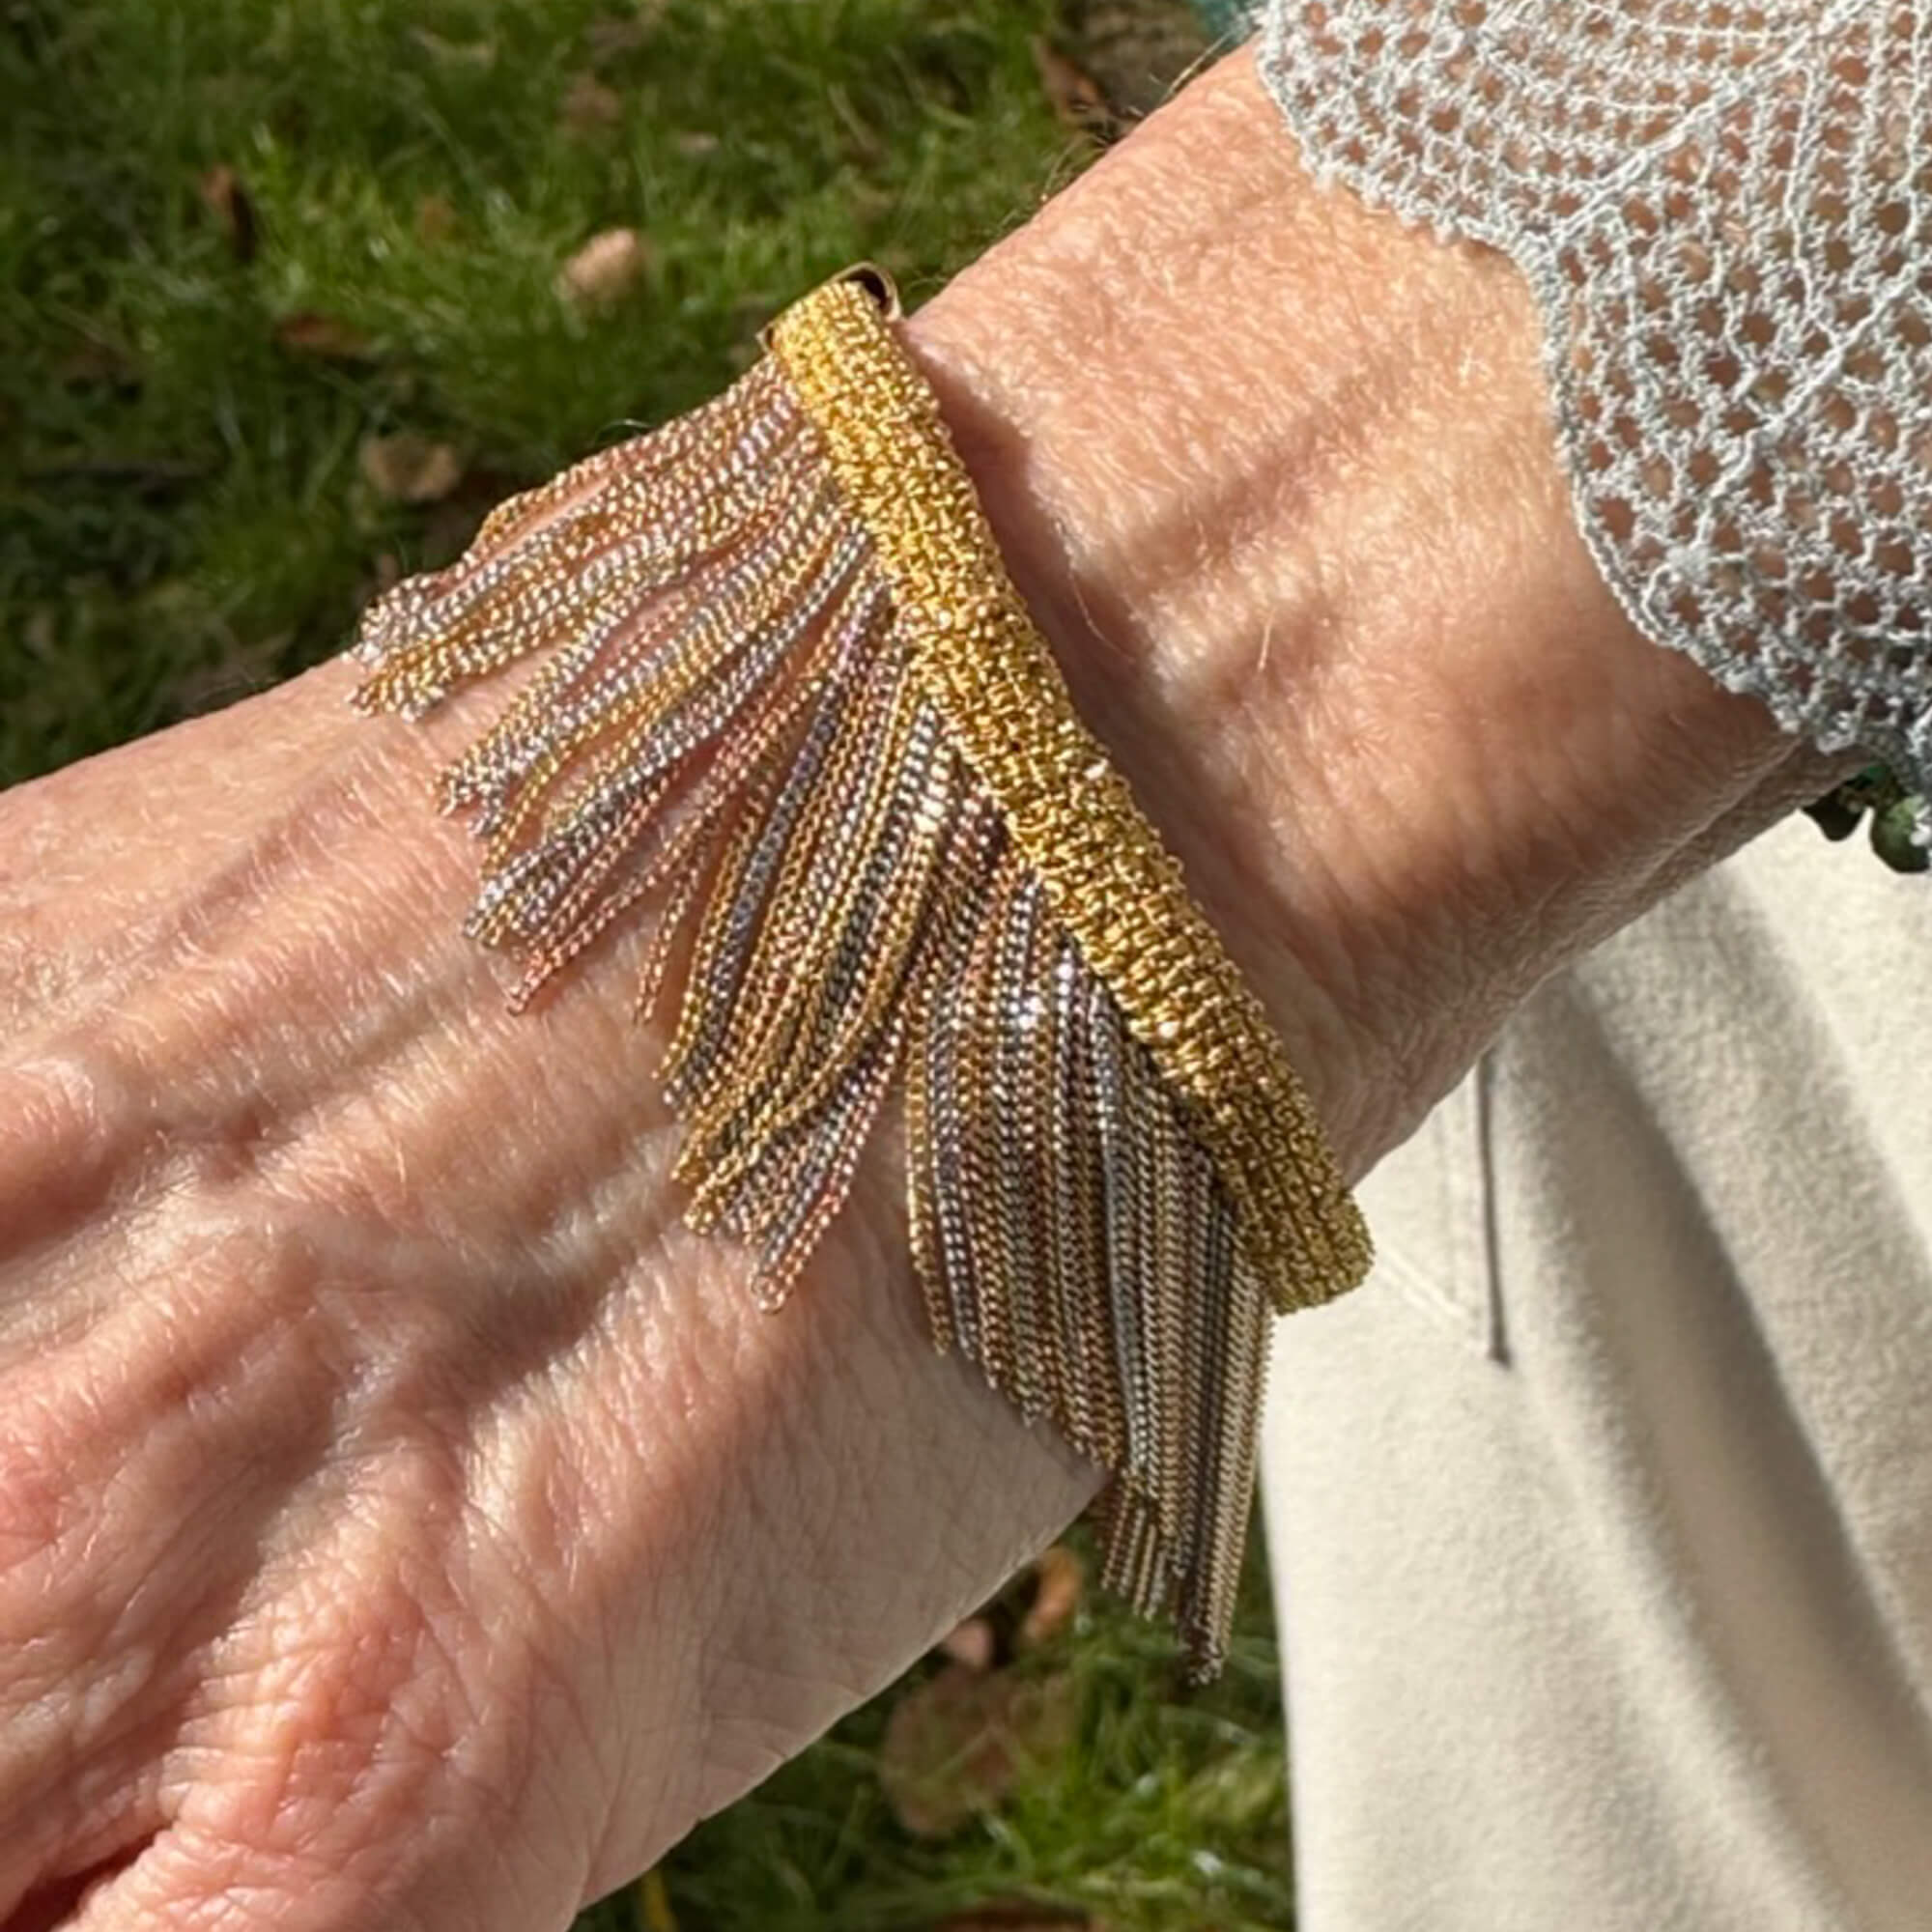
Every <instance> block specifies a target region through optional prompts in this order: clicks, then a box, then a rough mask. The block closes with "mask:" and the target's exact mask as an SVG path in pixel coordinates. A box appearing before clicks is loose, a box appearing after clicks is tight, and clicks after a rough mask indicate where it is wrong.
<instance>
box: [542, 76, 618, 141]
mask: <svg viewBox="0 0 1932 1932" xmlns="http://www.w3.org/2000/svg"><path fill="white" fill-rule="evenodd" d="M623 118H624V98H623V96H622V95H620V94H619V93H618V92H617V90H616V89H615V88H614V87H606V86H605V85H604V83H603V82H602V81H601V80H599V79H598V78H597V76H596V75H595V74H593V73H580V74H579V75H578V76H577V78H576V79H575V80H573V81H572V82H571V83H570V85H569V86H568V87H567V88H566V89H565V90H564V95H563V108H562V111H561V112H560V114H559V115H558V119H559V120H560V121H561V122H562V124H563V130H564V132H565V133H566V134H577V135H580V136H587V135H594V134H604V133H608V132H609V131H610V130H611V128H614V127H616V126H617V125H618V123H619V122H621V121H622V120H623Z"/></svg>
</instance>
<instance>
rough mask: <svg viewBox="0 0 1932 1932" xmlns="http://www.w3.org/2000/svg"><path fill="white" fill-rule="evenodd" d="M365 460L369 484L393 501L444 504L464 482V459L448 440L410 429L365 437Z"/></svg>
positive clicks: (365, 472) (362, 453)
mask: <svg viewBox="0 0 1932 1932" xmlns="http://www.w3.org/2000/svg"><path fill="white" fill-rule="evenodd" d="M361 463H362V474H363V475H364V476H365V477H367V478H368V481H369V487H370V488H371V489H372V490H374V491H375V492H376V494H377V495H378V496H379V497H387V498H388V499H389V501H390V502H392V503H440V501H441V500H442V499H443V497H447V496H448V495H449V493H450V492H451V491H452V490H454V489H455V488H456V486H457V485H458V484H459V483H461V482H462V481H463V459H462V458H461V457H460V456H459V455H457V453H456V451H455V450H454V449H453V448H452V447H451V446H450V445H449V444H448V443H446V442H432V441H431V440H429V438H427V437H422V436H417V435H415V434H414V433H413V432H412V431H410V430H402V431H400V432H398V433H397V434H396V435H394V436H365V437H364V438H363V439H362V448H361Z"/></svg>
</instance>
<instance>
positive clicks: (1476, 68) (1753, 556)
mask: <svg viewBox="0 0 1932 1932" xmlns="http://www.w3.org/2000/svg"><path fill="white" fill-rule="evenodd" d="M1261 71H1262V74H1263V77H1264V81H1265V83H1266V85H1267V87H1268V90H1269V92H1270V93H1271V94H1272V95H1273V97H1274V99H1276V101H1277V102H1278V103H1279V104H1280V106H1281V108H1282V111H1283V113H1284V114H1285V116H1286V117H1287V120H1288V123H1289V126H1290V127H1291V128H1292V129H1293V133H1294V135H1295V136H1296V138H1297V140H1298V142H1299V144H1300V146H1301V148H1302V150H1303V153H1304V156H1305V157H1306V158H1307V160H1308V162H1309V165H1310V166H1311V167H1312V168H1313V169H1314V171H1315V172H1316V173H1317V175H1318V176H1321V177H1325V178H1330V179H1335V180H1339V181H1341V182H1344V183H1346V184H1347V185H1350V186H1351V187H1353V188H1354V189H1355V190H1357V191H1358V192H1360V193H1362V194H1364V195H1366V196H1367V197H1369V198H1370V199H1371V200H1374V201H1378V202H1379V203H1382V204H1384V205H1386V206H1388V207H1391V208H1393V209H1395V210H1396V211H1397V212H1398V213H1401V214H1403V215H1405V216H1406V217H1408V218H1410V219H1412V220H1421V221H1427V222H1429V223H1431V224H1432V225H1434V226H1435V228H1436V229H1437V230H1438V231H1441V232H1445V233H1453V234H1459V235H1465V236H1470V237H1473V238H1475V239H1477V240H1480V241H1487V242H1490V243H1492V244H1493V245H1494V246H1496V247H1498V248H1500V249H1502V250H1503V251H1505V252H1506V253H1507V254H1508V255H1509V256H1510V257H1511V258H1512V259H1513V260H1514V261H1515V262H1516V263H1517V265H1518V266H1519V267H1520V269H1521V270H1523V272H1524V273H1525V274H1526V275H1527V276H1528V278H1529V281H1530V283H1531V285H1532V286H1533V288H1534V290H1535V292H1536V297H1537V299H1538V301H1539V303H1540V305H1541V307H1542V310H1543V315H1544V322H1545V329H1546V337H1545V340H1546V353H1547V363H1548V376H1549V382H1550V387H1551V392H1552V396H1553V399H1554V407H1555V411H1556V416H1557V422H1558V427H1559V433H1560V436H1561V440H1562V444H1563V449H1564V454H1565V458H1566V461H1567V463H1568V466H1569V469H1570V474H1571V478H1572V482H1573V485H1574V489H1575V497H1576V507H1577V520H1578V523H1579V525H1580V526H1581V528H1582V531H1583V534H1584V537H1585V539H1586V540H1587V541H1588V543H1589V545H1590V548H1591V550H1592V552H1593V553H1594V554H1595V556H1596V559H1597V563H1598V565H1599V567H1600V568H1601V569H1602V571H1603V573H1604V576H1605V579H1606V580H1607V582H1609V584H1610V585H1611V587H1612V589H1613V590H1614V591H1615V592H1616V594H1617V596H1618V598H1619V599H1620V600H1621V601H1622V603H1623V605H1624V607H1625V608H1626V610H1627V611H1629V612H1630V614H1631V617H1632V619H1633V620H1634V622H1635V623H1636V625H1637V626H1638V627H1639V629H1641V630H1642V631H1644V632H1645V633H1646V634H1647V635H1648V636H1649V637H1651V638H1654V639H1657V640H1658V641H1659V642H1660V643H1664V644H1668V645H1671V646H1674V647H1675V648H1676V649H1679V650H1682V651H1687V652H1689V653H1690V656H1691V657H1692V658H1694V659H1695V660H1696V661H1697V663H1698V664H1700V665H1702V666H1703V668H1705V669H1706V670H1707V671H1709V672H1710V673H1711V675H1712V676H1713V677H1715V678H1717V679H1719V681H1720V682H1721V683H1723V684H1725V685H1727V686H1729V687H1730V688H1731V689H1733V690H1736V691H1745V692H1751V693H1755V694H1756V695H1757V696H1759V697H1760V698H1762V699H1763V700H1764V702H1765V703H1766V704H1768V705H1769V706H1770V707H1771V709H1772V710H1773V711H1774V712H1775V713H1776V716H1777V718H1778V720H1779V721H1780V722H1781V723H1782V724H1783V725H1785V726H1786V727H1787V728H1788V729H1790V730H1793V731H1800V732H1803V733H1804V734H1805V735H1806V736H1808V737H1809V738H1811V739H1812V740H1813V742H1815V743H1816V744H1817V745H1818V746H1819V747H1820V748H1821V749H1822V750H1824V751H1827V752H1839V751H1844V750H1847V749H1850V748H1853V747H1860V748H1862V749H1865V750H1868V751H1870V752H1871V753H1874V754H1875V755H1877V756H1879V757H1882V758H1884V759H1885V760H1886V761H1887V762H1889V764H1890V765H1891V767H1892V770H1893V771H1894V772H1895V773H1896V774H1897V775H1898V777H1899V779H1900V780H1901V781H1903V782H1904V783H1905V784H1906V785H1907V786H1908V787H1910V788H1912V789H1914V790H1916V791H1918V793H1920V795H1921V797H1923V796H1925V795H1927V794H1932V0H1266V7H1265V12H1264V15H1263V23H1262V43H1261ZM1913 836H1914V838H1915V839H1916V840H1917V842H1918V843H1920V844H1924V843H1928V842H1932V811H1928V810H1927V809H1926V808H1925V807H1924V806H1922V805H1921V806H1920V807H1919V808H1918V823H1917V826H1916V828H1915V831H1914V834H1913Z"/></svg>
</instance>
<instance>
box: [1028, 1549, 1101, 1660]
mask: <svg viewBox="0 0 1932 1932" xmlns="http://www.w3.org/2000/svg"><path fill="white" fill-rule="evenodd" d="M1033 1567H1034V1576H1035V1577H1036V1579H1037V1583H1036V1587H1035V1590H1034V1598H1033V1603H1032V1605H1030V1606H1029V1608H1028V1610H1027V1613H1026V1615H1025V1616H1024V1617H1023V1618H1022V1619H1021V1620H1020V1629H1019V1643H1020V1646H1021V1648H1022V1649H1026V1648H1030V1647H1031V1646H1033V1645H1034V1644H1039V1643H1044V1642H1045V1641H1046V1640H1047V1638H1048V1637H1050V1636H1054V1635H1056V1634H1058V1633H1059V1632H1061V1631H1063V1630H1065V1628H1066V1626H1067V1625H1068V1624H1069V1623H1071V1622H1072V1620H1073V1613H1074V1611H1076V1610H1077V1609H1078V1608H1079V1607H1080V1600H1081V1598H1082V1596H1084V1595H1085V1594H1086V1588H1087V1572H1086V1570H1085V1569H1084V1568H1083V1567H1082V1565H1081V1562H1080V1558H1079V1557H1078V1556H1077V1555H1076V1554H1075V1553H1074V1551H1072V1550H1071V1549H1069V1548H1067V1547H1066V1545H1065V1544H1064V1543H1056V1544H1054V1545H1052V1546H1051V1547H1050V1548H1046V1549H1042V1550H1041V1551H1040V1553H1039V1555H1038V1556H1037V1558H1036V1559H1035V1562H1034V1566H1033Z"/></svg>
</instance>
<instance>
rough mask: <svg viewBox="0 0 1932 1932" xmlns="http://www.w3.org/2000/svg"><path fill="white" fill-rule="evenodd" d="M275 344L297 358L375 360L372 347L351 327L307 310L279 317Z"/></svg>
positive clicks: (366, 339) (348, 324) (358, 330)
mask: <svg viewBox="0 0 1932 1932" xmlns="http://www.w3.org/2000/svg"><path fill="white" fill-rule="evenodd" d="M275 340H276V342H277V343H278V344H279V345H280V346H281V347H282V348H284V349H291V350H293V351H294V352H295V353H296V354H297V355H316V356H320V357H321V358H322V360H324V361H325V362H371V361H374V360H375V356H376V345H375V344H374V343H373V342H371V341H370V340H369V338H368V337H367V336H366V335H364V334H363V333H362V331H361V330H360V329H359V328H357V327H355V325H354V324H353V323H347V322H344V321H342V320H341V318H340V317H338V316H333V315H318V314H317V313H316V312H315V310H314V309H309V308H304V309H298V310H297V311H296V313H295V314H294V315H285V316H283V317H282V319H281V320H280V321H279V322H277V323H276V324H275Z"/></svg>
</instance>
